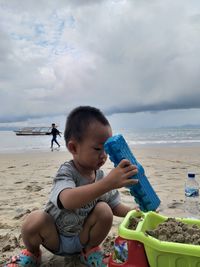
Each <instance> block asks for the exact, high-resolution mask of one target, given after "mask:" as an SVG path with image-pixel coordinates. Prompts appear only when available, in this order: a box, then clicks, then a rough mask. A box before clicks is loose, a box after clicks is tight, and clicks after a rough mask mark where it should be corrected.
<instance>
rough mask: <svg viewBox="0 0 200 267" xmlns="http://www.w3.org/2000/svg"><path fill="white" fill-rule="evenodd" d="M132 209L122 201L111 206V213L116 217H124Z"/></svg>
mask: <svg viewBox="0 0 200 267" xmlns="http://www.w3.org/2000/svg"><path fill="white" fill-rule="evenodd" d="M131 210H132V209H131V208H130V207H128V206H126V205H124V204H122V203H120V204H118V205H117V206H115V207H114V208H113V210H112V211H113V214H114V215H115V216H118V217H125V216H126V214H127V213H128V212H129V211H131Z"/></svg>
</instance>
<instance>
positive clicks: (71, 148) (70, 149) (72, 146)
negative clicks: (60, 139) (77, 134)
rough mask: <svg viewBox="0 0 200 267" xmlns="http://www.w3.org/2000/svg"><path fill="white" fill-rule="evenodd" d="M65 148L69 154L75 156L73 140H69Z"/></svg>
mask: <svg viewBox="0 0 200 267" xmlns="http://www.w3.org/2000/svg"><path fill="white" fill-rule="evenodd" d="M67 148H68V150H69V152H71V153H72V154H76V151H77V148H76V142H75V141H73V140H70V141H69V142H68V144H67Z"/></svg>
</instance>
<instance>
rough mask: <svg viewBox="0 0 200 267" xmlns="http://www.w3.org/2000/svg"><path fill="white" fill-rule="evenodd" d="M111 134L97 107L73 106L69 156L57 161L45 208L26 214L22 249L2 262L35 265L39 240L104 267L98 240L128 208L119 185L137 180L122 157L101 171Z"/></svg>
mask: <svg viewBox="0 0 200 267" xmlns="http://www.w3.org/2000/svg"><path fill="white" fill-rule="evenodd" d="M110 136H112V130H111V126H110V124H109V122H108V120H107V119H106V117H105V116H104V115H103V114H102V112H101V111H100V110H99V109H96V108H94V107H90V106H80V107H77V108H75V109H74V110H72V111H71V113H70V114H69V116H68V118H67V121H66V128H65V133H64V137H65V142H66V147H67V149H68V150H69V152H70V153H71V155H72V160H70V161H67V162H65V163H64V164H62V165H61V166H60V168H59V170H58V172H57V174H56V177H55V178H54V181H53V187H52V191H51V194H50V197H49V201H48V203H47V205H46V208H45V210H44V211H34V212H32V213H30V214H29V215H28V216H27V218H26V220H25V222H24V224H23V226H22V238H23V242H24V244H25V246H26V249H24V250H22V251H21V254H20V255H18V256H14V257H12V258H11V259H10V262H9V263H7V264H5V265H4V266H5V267H17V266H20V267H21V266H26V267H28V266H29V267H30V266H31V267H33V266H39V265H40V262H41V252H40V245H43V246H44V247H45V248H46V249H47V250H49V251H51V252H52V253H53V254H56V255H61V256H69V255H70V254H75V253H79V254H80V255H81V256H80V258H81V261H82V262H83V264H85V265H86V266H93V267H95V266H101V267H104V266H107V261H108V257H106V255H104V254H103V252H102V250H101V248H100V244H101V243H102V241H103V240H104V239H105V237H106V236H107V235H108V233H109V231H110V229H111V226H112V221H113V215H115V216H120V217H124V216H125V215H126V214H127V212H128V211H130V207H127V206H125V205H124V204H122V203H121V202H120V196H119V192H118V190H117V189H118V188H121V187H124V186H128V185H131V184H134V183H137V181H136V180H135V179H129V178H130V177H131V176H133V175H135V174H136V173H137V168H136V166H134V165H132V164H130V162H129V161H128V160H125V159H124V160H122V161H121V162H120V163H119V165H118V166H117V167H116V168H114V169H112V170H111V171H110V172H109V173H108V175H106V176H104V173H103V171H102V170H101V169H100V168H101V167H102V166H103V165H104V163H105V162H106V159H107V155H106V154H105V151H104V147H103V145H104V143H105V141H106V140H107V139H108V138H109V137H110Z"/></svg>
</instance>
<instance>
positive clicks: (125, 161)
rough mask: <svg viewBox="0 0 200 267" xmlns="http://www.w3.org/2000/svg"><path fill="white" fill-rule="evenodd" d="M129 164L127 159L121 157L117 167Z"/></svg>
mask: <svg viewBox="0 0 200 267" xmlns="http://www.w3.org/2000/svg"><path fill="white" fill-rule="evenodd" d="M129 165H131V163H130V161H129V160H128V159H122V160H121V161H120V163H119V164H118V166H119V167H121V168H124V167H127V166H129Z"/></svg>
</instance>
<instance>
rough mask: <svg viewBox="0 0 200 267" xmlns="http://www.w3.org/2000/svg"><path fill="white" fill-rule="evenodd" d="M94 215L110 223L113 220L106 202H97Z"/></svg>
mask: <svg viewBox="0 0 200 267" xmlns="http://www.w3.org/2000/svg"><path fill="white" fill-rule="evenodd" d="M95 213H96V214H97V217H98V218H99V219H100V220H103V221H105V220H106V221H107V220H110V221H112V219H113V212H112V210H111V208H110V206H109V205H108V204H107V203H106V202H99V203H98V204H97V205H96V207H95Z"/></svg>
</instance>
